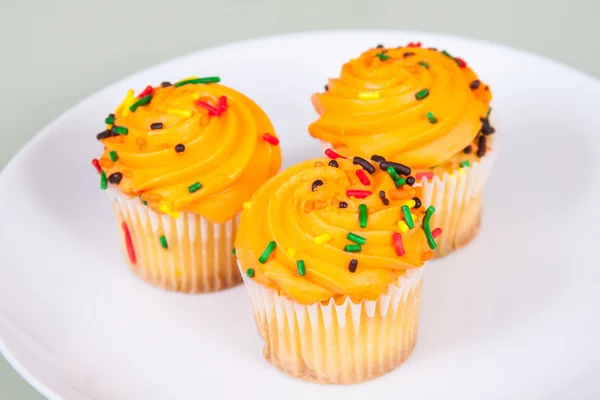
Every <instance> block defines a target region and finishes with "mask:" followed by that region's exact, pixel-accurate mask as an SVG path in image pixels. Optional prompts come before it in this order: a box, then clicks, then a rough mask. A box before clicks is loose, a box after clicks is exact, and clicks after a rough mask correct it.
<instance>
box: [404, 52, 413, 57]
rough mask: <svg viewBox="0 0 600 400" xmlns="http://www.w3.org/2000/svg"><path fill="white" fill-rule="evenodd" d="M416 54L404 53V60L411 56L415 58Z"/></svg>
mask: <svg viewBox="0 0 600 400" xmlns="http://www.w3.org/2000/svg"><path fill="white" fill-rule="evenodd" d="M414 55H415V53H413V52H412V51H407V52H406V53H404V58H408V57H410V56H414Z"/></svg>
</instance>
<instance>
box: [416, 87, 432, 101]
mask: <svg viewBox="0 0 600 400" xmlns="http://www.w3.org/2000/svg"><path fill="white" fill-rule="evenodd" d="M427 96H429V89H423V90H419V91H418V92H417V93H415V99H417V100H423V99H424V98H425V97H427Z"/></svg>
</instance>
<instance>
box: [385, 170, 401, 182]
mask: <svg viewBox="0 0 600 400" xmlns="http://www.w3.org/2000/svg"><path fill="white" fill-rule="evenodd" d="M387 173H388V174H389V175H390V176H391V177H392V179H393V180H394V182H396V181H397V180H398V179H400V175H398V173H397V172H396V168H394V167H387Z"/></svg>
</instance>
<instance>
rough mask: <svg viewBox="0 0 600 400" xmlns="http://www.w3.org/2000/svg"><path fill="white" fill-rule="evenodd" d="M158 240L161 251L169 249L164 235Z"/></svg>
mask: <svg viewBox="0 0 600 400" xmlns="http://www.w3.org/2000/svg"><path fill="white" fill-rule="evenodd" d="M158 240H160V245H161V247H162V248H163V249H168V248H169V245H168V243H167V238H166V237H165V235H162V236H161V237H159V238H158Z"/></svg>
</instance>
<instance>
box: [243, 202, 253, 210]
mask: <svg viewBox="0 0 600 400" xmlns="http://www.w3.org/2000/svg"><path fill="white" fill-rule="evenodd" d="M242 206H243V207H244V210H247V209H249V208H250V206H252V202H251V201H245V202H244V204H242Z"/></svg>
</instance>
